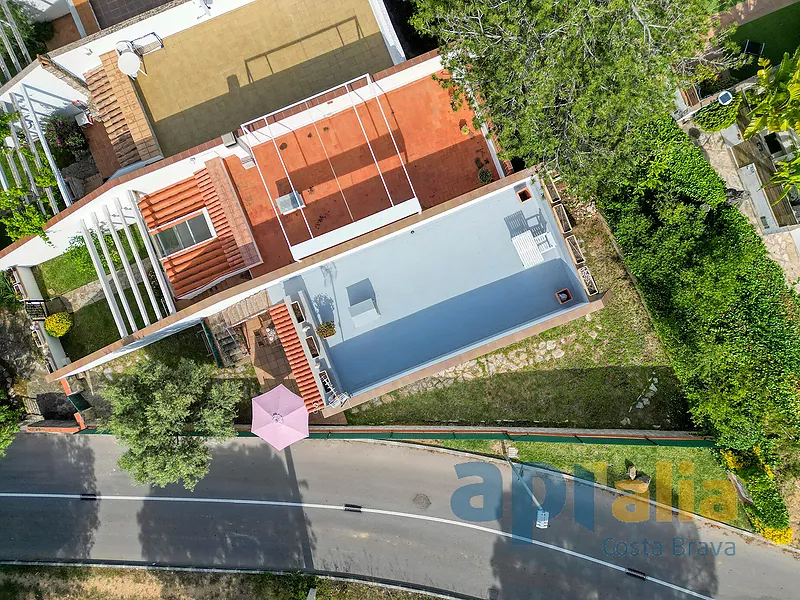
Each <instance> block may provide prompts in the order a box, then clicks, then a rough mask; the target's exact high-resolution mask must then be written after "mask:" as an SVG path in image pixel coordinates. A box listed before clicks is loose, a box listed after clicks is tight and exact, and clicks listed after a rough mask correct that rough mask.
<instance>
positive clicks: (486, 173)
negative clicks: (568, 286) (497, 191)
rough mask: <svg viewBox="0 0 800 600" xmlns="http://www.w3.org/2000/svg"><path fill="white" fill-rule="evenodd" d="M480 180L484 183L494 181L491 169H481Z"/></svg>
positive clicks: (479, 172)
mask: <svg viewBox="0 0 800 600" xmlns="http://www.w3.org/2000/svg"><path fill="white" fill-rule="evenodd" d="M478 181H479V182H481V183H482V184H483V185H486V184H487V183H492V181H494V175H492V172H491V171H490V170H489V169H487V168H486V167H483V168H482V169H481V170H480V171H478Z"/></svg>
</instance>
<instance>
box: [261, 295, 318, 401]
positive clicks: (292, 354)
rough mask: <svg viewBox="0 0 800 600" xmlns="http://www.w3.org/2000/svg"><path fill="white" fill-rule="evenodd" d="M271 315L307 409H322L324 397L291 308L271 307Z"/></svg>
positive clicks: (283, 304) (283, 303)
mask: <svg viewBox="0 0 800 600" xmlns="http://www.w3.org/2000/svg"><path fill="white" fill-rule="evenodd" d="M269 314H270V316H271V317H272V324H273V325H274V326H275V331H277V332H278V338H279V339H280V340H281V344H282V345H283V350H284V352H286V358H287V359H288V360H289V366H291V367H292V374H293V375H294V379H295V382H296V383H297V387H298V389H299V390H300V395H301V396H302V397H303V401H304V402H305V404H306V409H308V412H314V411H317V410H320V409H322V408H323V407H324V403H323V401H322V395H321V394H320V393H319V387H318V386H317V382H316V380H315V379H314V374H313V373H312V372H311V365H309V364H308V359H307V358H306V354H305V352H304V351H303V343H302V342H301V341H300V337H299V336H298V335H297V329H296V328H295V326H294V323H293V322H292V317H291V316H290V315H289V306H288V305H287V304H286V302H281V303H280V304H276V305H275V306H272V307H270V309H269Z"/></svg>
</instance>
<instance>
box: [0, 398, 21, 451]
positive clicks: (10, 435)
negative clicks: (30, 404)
mask: <svg viewBox="0 0 800 600" xmlns="http://www.w3.org/2000/svg"><path fill="white" fill-rule="evenodd" d="M21 416H22V411H19V410H16V409H14V408H11V407H10V406H8V405H6V404H0V457H3V456H5V455H6V448H8V446H9V445H10V444H11V442H12V441H13V440H14V436H15V435H16V434H17V432H18V431H19V419H20V417H21Z"/></svg>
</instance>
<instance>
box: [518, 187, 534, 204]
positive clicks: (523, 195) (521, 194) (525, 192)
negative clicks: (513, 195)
mask: <svg viewBox="0 0 800 600" xmlns="http://www.w3.org/2000/svg"><path fill="white" fill-rule="evenodd" d="M517 198H519V201H520V202H527V201H528V200H530V199H531V198H533V194H531V191H530V190H529V189H528V188H527V187H525V188H522V189H521V190H518V191H517Z"/></svg>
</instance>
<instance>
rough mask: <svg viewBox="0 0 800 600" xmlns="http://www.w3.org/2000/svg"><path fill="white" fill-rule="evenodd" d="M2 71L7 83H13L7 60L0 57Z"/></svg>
mask: <svg viewBox="0 0 800 600" xmlns="http://www.w3.org/2000/svg"><path fill="white" fill-rule="evenodd" d="M0 69H2V70H3V75H5V76H6V81H11V71H9V70H8V65H7V64H6V59H5V58H3V57H2V56H0Z"/></svg>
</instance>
